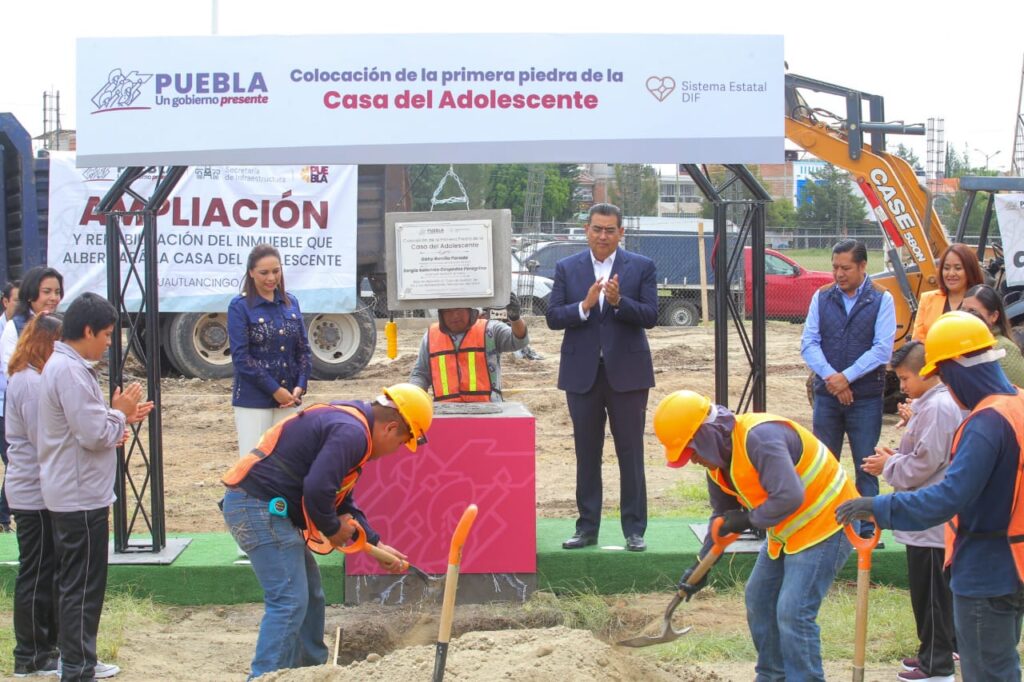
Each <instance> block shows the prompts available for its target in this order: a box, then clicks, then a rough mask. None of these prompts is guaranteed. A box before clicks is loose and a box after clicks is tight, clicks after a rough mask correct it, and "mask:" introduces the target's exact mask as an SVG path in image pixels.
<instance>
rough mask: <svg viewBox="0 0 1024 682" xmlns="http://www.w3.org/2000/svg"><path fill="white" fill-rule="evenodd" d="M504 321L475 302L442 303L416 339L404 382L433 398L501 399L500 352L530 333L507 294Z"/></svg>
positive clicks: (523, 343)
mask: <svg viewBox="0 0 1024 682" xmlns="http://www.w3.org/2000/svg"><path fill="white" fill-rule="evenodd" d="M505 312H506V314H507V317H508V322H509V324H505V323H504V322H498V321H497V320H485V319H482V318H481V317H480V315H479V313H478V312H477V310H476V309H475V308H441V309H439V310H438V311H437V317H438V321H437V322H435V323H434V324H432V325H430V329H428V330H427V332H426V333H425V334H424V335H423V341H422V342H421V343H420V352H419V356H418V357H417V358H416V364H415V365H414V366H413V368H412V374H410V375H409V383H411V384H414V385H416V386H419V387H420V388H422V389H424V390H427V389H428V388H429V389H432V390H433V392H434V401H435V402H494V403H498V402H501V353H508V352H511V351H517V350H520V349H522V348H526V347H527V346H528V345H529V343H530V337H529V335H528V334H527V331H526V322H525V321H523V319H522V317H521V316H520V307H519V299H517V298H516V295H515V294H512V296H511V298H510V300H509V304H508V306H506V308H505Z"/></svg>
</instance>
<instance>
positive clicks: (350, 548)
mask: <svg viewBox="0 0 1024 682" xmlns="http://www.w3.org/2000/svg"><path fill="white" fill-rule="evenodd" d="M348 523H349V525H350V526H352V527H353V528H355V529H356V531H358V533H359V538H358V539H357V540H353V541H352V542H351V543H350V544H348V545H345V546H344V547H338V551H339V552H342V553H344V554H355V553H356V552H366V553H367V554H369V555H370V556H372V557H373V558H374V559H376V560H377V562H378V563H381V564H393V563H394V562H396V561H397V562H398V568H397V569H396V570H395V571H393V572H394V573H405V572H406V571H408V570H409V562H408V561H406V560H405V559H399V558H398V557H397V556H395V555H394V554H392V553H391V552H389V551H387V550H385V549H381V548H380V547H378V546H377V545H371V544H370V543H369V542H367V541H366V531H364V530H363V526H362V525H361V524H360V523H359V522H358V521H356V520H355V519H349V520H348Z"/></svg>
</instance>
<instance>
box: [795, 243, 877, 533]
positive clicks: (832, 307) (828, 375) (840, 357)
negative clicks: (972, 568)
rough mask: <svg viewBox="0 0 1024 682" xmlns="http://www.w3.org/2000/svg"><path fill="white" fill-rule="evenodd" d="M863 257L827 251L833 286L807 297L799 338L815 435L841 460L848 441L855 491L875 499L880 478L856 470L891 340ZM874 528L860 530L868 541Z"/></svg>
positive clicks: (872, 423) (857, 252) (859, 251)
mask: <svg viewBox="0 0 1024 682" xmlns="http://www.w3.org/2000/svg"><path fill="white" fill-rule="evenodd" d="M867 266H868V252H867V248H866V247H865V246H864V244H862V243H861V242H858V241H857V240H855V239H844V240H843V241H841V242H839V243H837V244H836V245H835V246H834V247H832V276H833V277H834V278H835V284H834V285H830V286H828V287H823V288H821V289H819V290H818V291H816V292H815V293H814V296H813V297H811V305H810V308H809V309H808V310H807V321H806V323H805V324H804V333H803V336H802V337H801V339H800V354H801V355H802V356H803V359H804V362H806V363H807V366H808V367H809V368H810V369H811V371H812V372H813V373H814V377H813V381H814V419H813V426H814V435H815V436H816V437H817V438H818V440H820V441H821V442H822V443H824V444H825V445H826V446H827V447H828V449H829V450H831V451H832V454H834V455H835V456H836V458H837V459H838V458H839V453H840V451H841V450H842V448H843V440H844V438H846V437H848V438H849V439H850V451H851V452H852V453H853V463H854V470H855V471H856V474H857V477H856V485H857V491H858V492H859V493H860V494H861V495H865V496H870V497H873V496H875V495H877V494H878V478H877V477H876V476H872V475H871V474H869V473H867V472H866V471H864V470H863V469H862V468H861V464H862V463H863V461H864V459H865V458H866V457H869V456H871V455H873V454H874V452H875V446H876V445H878V437H879V435H881V432H882V394H883V392H884V390H885V367H886V364H888V362H889V358H890V357H891V356H892V344H893V339H894V338H895V336H896V309H895V305H894V304H893V300H892V295H891V294H890V293H889V292H888V291H885V290H883V289H880V288H878V287H876V286H874V285H873V284H872V283H871V278H870V277H869V276H868V275H867ZM873 532H874V524H873V523H871V522H870V521H865V522H863V523H861V526H860V534H861V535H865V536H868V535H871V534H872V533H873Z"/></svg>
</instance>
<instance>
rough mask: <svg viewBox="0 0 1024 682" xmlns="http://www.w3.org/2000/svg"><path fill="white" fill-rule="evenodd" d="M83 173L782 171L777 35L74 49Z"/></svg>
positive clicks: (224, 40)
mask: <svg viewBox="0 0 1024 682" xmlns="http://www.w3.org/2000/svg"><path fill="white" fill-rule="evenodd" d="M77 64H78V72H77V73H78V97H77V101H78V118H77V120H78V163H79V164H80V165H82V166H97V165H150V164H161V165H175V164H176V165H192V164H215V165H225V164H294V163H304V162H307V161H308V160H310V159H314V160H317V161H318V162H320V163H453V162H454V163H480V162H490V163H510V162H511V163H523V162H566V161H580V162H588V161H605V162H613V161H614V162H626V163H681V162H686V163H700V162H714V163H781V162H782V160H783V134H784V129H783V116H782V111H783V109H784V104H783V87H784V83H783V80H784V73H783V71H784V68H783V42H782V37H781V36H756V35H666V34H660V35H614V34H598V35H588V34H570V35H555V34H486V35H484V34H451V35H443V34H420V35H413V34H403V35H344V36H246V37H224V36H213V37H207V38H201V37H195V38H161V39H160V40H153V39H151V38H86V39H80V40H79V41H78V52H77Z"/></svg>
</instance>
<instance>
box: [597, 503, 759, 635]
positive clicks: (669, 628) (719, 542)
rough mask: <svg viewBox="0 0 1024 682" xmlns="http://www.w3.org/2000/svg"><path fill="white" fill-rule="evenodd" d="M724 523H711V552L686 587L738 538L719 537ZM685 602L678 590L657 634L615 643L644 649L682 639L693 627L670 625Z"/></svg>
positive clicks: (732, 536) (698, 579)
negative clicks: (677, 610)
mask: <svg viewBox="0 0 1024 682" xmlns="http://www.w3.org/2000/svg"><path fill="white" fill-rule="evenodd" d="M724 522H725V519H724V518H722V517H721V516H719V517H718V518H717V519H715V520H714V521H713V522H712V523H711V528H710V530H709V532H710V533H711V543H712V544H711V550H710V551H709V552H708V553H707V554H705V555H704V558H703V559H701V560H700V563H698V564H697V568H695V569H694V570H693V573H691V574H690V577H689V578H688V579H687V584H688V585H697V584H698V583H700V581H701V580H702V579H703V578H704V576H705V575H707V573H708V571H710V570H711V567H712V566H714V565H715V564H716V563H717V562H718V560H719V559H720V558H721V557H722V554H723V553H724V552H725V548H726V547H728V546H729V545H730V544H732V542H733V541H734V540H736V538H738V537H739V536H740V534H739V533H730V534H728V535H725V536H722V535H719V534H718V533H719V530H720V529H721V528H722V524H723V523H724ZM685 600H686V591H685V590H683V589H679V591H677V592H676V595H675V596H674V597H672V601H670V602H669V603H668V608H666V609H665V615H664V616H662V620H661V632H660V633H659V634H657V635H640V636H638V637H631V638H630V639H624V640H622V641H621V642H617V644H618V645H619V646H629V647H644V646H651V645H654V644H664V643H665V642H671V641H673V640H675V639H678V638H679V637H682V636H683V635H685V634H686V633H687V632H689V631H690V630H692V629H693V627H692V626H688V627H685V628H683V629H681V630H677V629H675V627H673V625H672V614H673V613H675V610H676V607H677V606H679V604H680V603H682V602H683V601H685ZM645 629H647V628H645Z"/></svg>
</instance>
